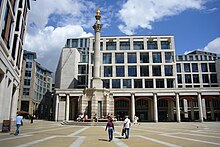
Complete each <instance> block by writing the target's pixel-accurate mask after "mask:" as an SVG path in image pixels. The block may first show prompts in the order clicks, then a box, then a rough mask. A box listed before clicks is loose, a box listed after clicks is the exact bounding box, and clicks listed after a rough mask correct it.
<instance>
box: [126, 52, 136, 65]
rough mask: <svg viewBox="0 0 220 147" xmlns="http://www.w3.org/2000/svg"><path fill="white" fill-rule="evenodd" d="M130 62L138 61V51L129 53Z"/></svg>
mask: <svg viewBox="0 0 220 147" xmlns="http://www.w3.org/2000/svg"><path fill="white" fill-rule="evenodd" d="M128 63H137V58H136V53H128Z"/></svg>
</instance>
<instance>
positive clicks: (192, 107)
mask: <svg viewBox="0 0 220 147" xmlns="http://www.w3.org/2000/svg"><path fill="white" fill-rule="evenodd" d="M193 104H194V102H193V100H192V101H190V109H191V120H195V115H194V105H193Z"/></svg>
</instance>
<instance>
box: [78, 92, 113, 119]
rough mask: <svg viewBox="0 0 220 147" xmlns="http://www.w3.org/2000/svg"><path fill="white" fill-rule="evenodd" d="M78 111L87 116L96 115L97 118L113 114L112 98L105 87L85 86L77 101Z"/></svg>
mask: <svg viewBox="0 0 220 147" xmlns="http://www.w3.org/2000/svg"><path fill="white" fill-rule="evenodd" d="M79 103H80V104H79V106H80V108H79V112H81V113H84V114H87V115H88V116H89V118H93V117H94V116H95V115H97V117H98V118H102V116H105V115H107V114H108V113H110V114H114V99H113V97H112V95H111V94H110V92H109V90H107V89H104V88H103V89H101V88H100V89H98V88H87V89H85V90H84V91H83V95H82V98H81V101H79Z"/></svg>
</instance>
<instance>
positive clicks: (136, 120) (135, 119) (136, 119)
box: [134, 116, 139, 125]
mask: <svg viewBox="0 0 220 147" xmlns="http://www.w3.org/2000/svg"><path fill="white" fill-rule="evenodd" d="M138 119H139V118H138V117H137V116H134V125H135V124H138Z"/></svg>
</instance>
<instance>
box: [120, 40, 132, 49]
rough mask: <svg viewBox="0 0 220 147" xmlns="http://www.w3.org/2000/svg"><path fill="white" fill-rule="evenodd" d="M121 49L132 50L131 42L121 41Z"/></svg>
mask: <svg viewBox="0 0 220 147" xmlns="http://www.w3.org/2000/svg"><path fill="white" fill-rule="evenodd" d="M120 50H130V42H129V41H124V42H120Z"/></svg>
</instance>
